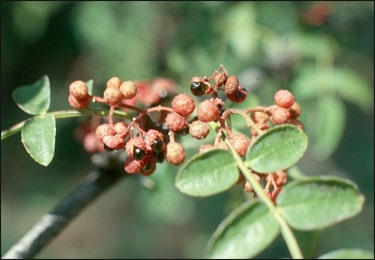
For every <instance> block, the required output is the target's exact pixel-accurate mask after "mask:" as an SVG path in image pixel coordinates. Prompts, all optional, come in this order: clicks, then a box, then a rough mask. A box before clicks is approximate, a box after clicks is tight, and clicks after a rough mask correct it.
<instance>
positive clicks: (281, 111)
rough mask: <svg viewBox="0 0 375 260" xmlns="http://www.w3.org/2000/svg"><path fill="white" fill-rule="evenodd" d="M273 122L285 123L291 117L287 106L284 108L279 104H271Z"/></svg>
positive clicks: (277, 123) (276, 123)
mask: <svg viewBox="0 0 375 260" xmlns="http://www.w3.org/2000/svg"><path fill="white" fill-rule="evenodd" d="M269 109H270V112H271V118H270V120H271V122H272V123H274V124H275V125H280V124H285V123H287V122H288V120H289V119H290V112H289V109H287V108H282V107H279V106H277V105H272V106H270V108H269Z"/></svg>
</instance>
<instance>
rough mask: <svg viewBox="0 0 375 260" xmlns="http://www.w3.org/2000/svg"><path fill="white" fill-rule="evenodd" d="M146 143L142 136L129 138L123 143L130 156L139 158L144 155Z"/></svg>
mask: <svg viewBox="0 0 375 260" xmlns="http://www.w3.org/2000/svg"><path fill="white" fill-rule="evenodd" d="M146 150H147V149H146V143H145V141H144V140H143V138H142V137H140V136H137V137H134V138H130V139H129V140H128V142H127V143H126V145H125V151H126V153H127V154H128V156H129V157H130V158H133V159H136V160H141V159H143V158H144V157H145V155H146Z"/></svg>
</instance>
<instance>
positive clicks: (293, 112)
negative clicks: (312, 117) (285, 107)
mask: <svg viewBox="0 0 375 260" xmlns="http://www.w3.org/2000/svg"><path fill="white" fill-rule="evenodd" d="M289 112H290V118H297V117H299V116H300V115H301V106H300V105H299V103H298V102H297V101H294V103H293V105H292V106H291V107H290V108H289Z"/></svg>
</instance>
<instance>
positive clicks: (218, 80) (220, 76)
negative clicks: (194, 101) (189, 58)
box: [214, 72, 227, 87]
mask: <svg viewBox="0 0 375 260" xmlns="http://www.w3.org/2000/svg"><path fill="white" fill-rule="evenodd" d="M214 79H215V84H216V86H218V87H220V86H222V85H223V84H225V82H226V80H227V75H225V74H224V73H221V72H218V73H217V74H216V75H215V78H214Z"/></svg>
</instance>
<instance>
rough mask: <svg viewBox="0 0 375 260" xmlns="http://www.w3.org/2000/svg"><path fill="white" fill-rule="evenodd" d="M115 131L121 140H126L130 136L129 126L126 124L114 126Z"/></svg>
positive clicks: (119, 123) (120, 123)
mask: <svg viewBox="0 0 375 260" xmlns="http://www.w3.org/2000/svg"><path fill="white" fill-rule="evenodd" d="M113 129H114V130H115V131H116V135H118V136H119V137H121V138H125V137H126V135H127V134H128V126H127V124H125V123H124V122H116V123H115V124H114V125H113Z"/></svg>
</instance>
